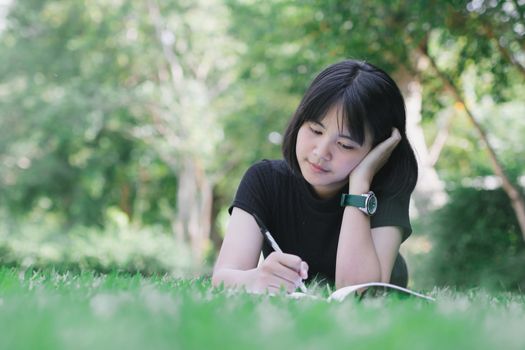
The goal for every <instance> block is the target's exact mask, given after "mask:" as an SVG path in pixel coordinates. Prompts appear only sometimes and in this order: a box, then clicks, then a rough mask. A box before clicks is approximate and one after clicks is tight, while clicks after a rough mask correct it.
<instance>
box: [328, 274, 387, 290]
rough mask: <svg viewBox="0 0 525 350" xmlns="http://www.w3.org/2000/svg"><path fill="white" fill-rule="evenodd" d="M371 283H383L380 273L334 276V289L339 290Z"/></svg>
mask: <svg viewBox="0 0 525 350" xmlns="http://www.w3.org/2000/svg"><path fill="white" fill-rule="evenodd" d="M371 282H384V281H383V278H381V271H376V272H372V273H370V272H369V273H367V274H344V275H343V274H342V273H340V274H336V278H335V288H336V289H340V288H343V287H347V286H354V285H357V284H363V283H371Z"/></svg>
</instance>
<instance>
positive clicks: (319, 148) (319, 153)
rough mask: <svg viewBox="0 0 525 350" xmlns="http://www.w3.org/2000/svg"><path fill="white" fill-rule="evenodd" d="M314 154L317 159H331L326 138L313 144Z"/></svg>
mask: <svg viewBox="0 0 525 350" xmlns="http://www.w3.org/2000/svg"><path fill="white" fill-rule="evenodd" d="M313 153H314V155H315V156H316V157H318V158H319V160H323V161H327V160H331V159H332V152H331V150H330V142H329V140H328V139H326V138H323V139H321V140H319V142H318V143H317V144H316V145H315V148H314V152H313Z"/></svg>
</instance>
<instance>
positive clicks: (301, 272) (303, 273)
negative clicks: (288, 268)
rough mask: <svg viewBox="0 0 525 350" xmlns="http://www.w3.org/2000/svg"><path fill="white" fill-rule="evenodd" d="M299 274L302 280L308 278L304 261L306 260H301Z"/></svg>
mask: <svg viewBox="0 0 525 350" xmlns="http://www.w3.org/2000/svg"><path fill="white" fill-rule="evenodd" d="M299 274H300V275H301V278H302V279H303V280H305V279H307V278H308V264H307V263H306V261H302V262H301V271H300V273H299Z"/></svg>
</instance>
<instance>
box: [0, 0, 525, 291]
mask: <svg viewBox="0 0 525 350" xmlns="http://www.w3.org/2000/svg"><path fill="white" fill-rule="evenodd" d="M344 58H355V59H362V60H366V61H369V62H371V63H373V64H375V65H378V66H380V67H382V68H384V69H385V70H386V71H387V72H388V73H390V74H391V75H392V76H393V77H394V78H395V80H396V82H397V83H398V85H399V86H400V88H401V89H402V91H403V94H404V96H405V98H406V107H407V118H408V120H407V128H408V133H409V138H410V140H411V142H412V144H413V146H414V148H415V150H416V153H417V157H418V161H419V166H420V178H419V183H418V186H417V188H416V191H415V193H414V196H413V201H412V208H411V216H412V220H413V228H414V232H413V234H412V236H411V237H410V238H409V239H408V240H407V241H406V242H405V243H404V244H403V246H402V252H403V254H404V255H405V256H406V258H407V260H408V264H409V269H410V274H411V281H410V286H412V287H414V288H432V286H435V285H438V286H445V285H447V286H454V287H459V288H471V287H476V286H487V287H492V288H498V289H514V290H516V289H521V290H522V289H523V288H524V287H525V244H524V237H525V205H524V200H523V192H524V186H525V162H524V160H525V144H524V139H525V99H524V96H525V84H524V82H525V1H524V0H473V1H470V2H468V1H454V0H443V1H431V0H419V1H418V0H415V1H391V0H383V1H379V0H370V1H341V0H339V1H337V0H325V1H313V0H306V1H286V0H271V1H270V0H268V1H255V0H195V1H191V0H169V1H168V0H144V1H131V0H91V1H86V0H83V1H82V0H67V1H66V0H62V1H57V0H18V1H15V0H0V264H1V265H4V266H15V267H20V268H22V269H29V268H53V269H56V270H60V271H62V270H64V271H65V270H72V271H82V270H96V271H100V272H108V271H115V270H116V271H129V272H137V271H138V272H141V273H144V274H157V273H159V274H163V273H169V274H174V275H180V276H193V275H196V274H202V273H204V274H209V273H210V271H211V266H212V264H213V261H214V258H215V256H216V254H217V251H218V249H219V248H220V244H221V241H222V237H223V234H224V230H225V225H226V222H227V219H228V213H227V208H228V206H229V204H230V202H231V200H232V198H233V196H234V194H235V190H236V187H237V185H238V183H239V181H240V178H241V176H242V174H243V173H244V171H245V170H246V169H247V167H248V166H249V165H250V164H252V163H254V162H256V161H257V160H260V159H262V158H279V157H280V143H281V139H282V132H283V130H284V128H285V126H286V123H287V121H288V119H289V118H290V116H291V115H292V113H293V111H294V109H295V108H296V106H297V104H298V103H299V100H300V98H301V96H302V94H303V92H304V91H305V89H306V87H307V85H308V83H309V82H310V81H311V79H312V78H313V77H314V76H315V75H316V73H318V72H319V71H320V70H322V69H323V68H324V67H325V66H327V65H328V64H331V63H334V62H336V61H339V60H341V59H344Z"/></svg>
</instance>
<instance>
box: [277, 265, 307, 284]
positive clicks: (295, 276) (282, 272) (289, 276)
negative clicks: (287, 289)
mask: <svg viewBox="0 0 525 350" xmlns="http://www.w3.org/2000/svg"><path fill="white" fill-rule="evenodd" d="M272 274H273V275H274V276H276V277H278V278H280V279H282V280H285V281H286V282H288V283H291V284H294V285H297V284H299V283H301V281H302V278H301V275H300V274H299V273H298V272H297V271H295V270H292V269H290V268H289V267H287V266H284V265H279V266H277V267H275V268H274V269H273V270H272Z"/></svg>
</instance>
